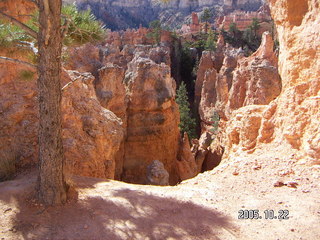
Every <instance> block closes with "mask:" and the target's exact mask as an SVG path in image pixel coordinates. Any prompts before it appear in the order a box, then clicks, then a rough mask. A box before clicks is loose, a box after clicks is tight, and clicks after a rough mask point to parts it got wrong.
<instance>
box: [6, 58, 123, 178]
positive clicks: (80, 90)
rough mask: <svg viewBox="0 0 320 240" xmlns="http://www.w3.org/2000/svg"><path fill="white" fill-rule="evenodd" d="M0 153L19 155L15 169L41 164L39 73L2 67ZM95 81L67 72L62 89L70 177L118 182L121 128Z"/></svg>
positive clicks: (8, 65)
mask: <svg viewBox="0 0 320 240" xmlns="http://www.w3.org/2000/svg"><path fill="white" fill-rule="evenodd" d="M0 66H1V68H0V87H1V93H0V99H1V100H0V114H1V121H0V124H1V127H0V135H1V144H0V151H1V152H6V151H15V153H16V156H17V166H20V167H24V166H30V165H34V164H35V163H37V161H38V137H37V131H38V103H37V85H36V78H37V74H36V70H35V69H34V68H32V67H28V66H26V65H24V64H18V63H10V62H7V61H3V60H1V62H0ZM93 80H94V77H93V76H92V75H91V74H89V73H86V74H80V73H79V72H74V71H69V72H64V74H63V78H62V85H64V86H66V87H65V88H64V90H63V98H62V119H63V121H62V124H63V131H62V132H63V146H64V151H65V157H66V169H67V173H69V174H76V175H83V176H93V177H101V178H114V173H115V165H116V163H115V160H116V153H117V152H118V150H119V147H120V143H121V141H122V139H123V136H124V129H123V127H122V122H121V120H120V119H119V118H117V117H116V115H115V114H114V113H112V112H111V111H109V110H107V109H105V108H102V107H101V105H100V103H99V101H98V99H97V98H96V94H95V90H94V85H93Z"/></svg>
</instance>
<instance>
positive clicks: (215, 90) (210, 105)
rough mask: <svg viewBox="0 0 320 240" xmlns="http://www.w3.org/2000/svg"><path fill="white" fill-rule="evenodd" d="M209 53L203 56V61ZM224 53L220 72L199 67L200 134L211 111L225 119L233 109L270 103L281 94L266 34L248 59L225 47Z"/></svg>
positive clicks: (273, 58) (210, 121) (269, 38)
mask: <svg viewBox="0 0 320 240" xmlns="http://www.w3.org/2000/svg"><path fill="white" fill-rule="evenodd" d="M208 54H209V53H205V54H204V58H207V55H208ZM224 54H225V55H224V60H223V65H222V67H221V69H220V71H219V72H217V70H216V69H215V68H214V67H211V68H206V67H204V68H200V67H202V66H201V64H200V67H199V75H198V78H197V82H196V86H197V85H199V86H201V95H200V99H201V100H200V104H199V115H200V119H201V121H202V131H206V130H208V129H209V128H210V125H212V116H213V114H214V112H217V113H218V114H219V116H220V118H222V119H224V120H227V119H229V118H230V116H231V114H232V112H233V111H234V110H236V109H239V108H241V107H243V106H248V105H266V104H269V103H270V102H271V101H272V100H274V99H275V98H276V97H277V96H278V95H279V94H280V92H281V87H282V86H281V79H280V76H279V74H278V70H277V58H276V56H275V54H274V52H273V39H272V37H271V35H270V34H269V33H264V34H263V39H262V43H261V46H260V48H259V49H258V50H257V51H256V52H255V53H254V54H253V55H251V56H250V57H247V58H245V57H243V56H242V54H241V52H239V51H238V52H237V51H236V52H235V51H234V50H230V49H229V50H228V47H226V49H225V50H224ZM211 59H212V57H211ZM214 59H215V58H214ZM212 65H215V64H214V61H211V66H212ZM208 66H209V65H208ZM203 72H204V74H203ZM199 88H200V87H198V89H199ZM196 94H197V92H196ZM196 96H197V95H196ZM198 97H199V96H198Z"/></svg>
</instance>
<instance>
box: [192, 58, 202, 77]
mask: <svg viewBox="0 0 320 240" xmlns="http://www.w3.org/2000/svg"><path fill="white" fill-rule="evenodd" d="M199 64H200V60H199V57H197V58H196V62H195V64H194V66H193V69H192V75H193V76H195V78H196V77H197V73H198V69H199Z"/></svg>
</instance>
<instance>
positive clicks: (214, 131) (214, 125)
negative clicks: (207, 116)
mask: <svg viewBox="0 0 320 240" xmlns="http://www.w3.org/2000/svg"><path fill="white" fill-rule="evenodd" d="M211 122H212V125H211V126H212V128H211V129H210V130H209V131H210V132H211V133H212V134H213V135H216V134H217V133H218V129H219V122H220V116H219V114H218V113H217V112H216V111H214V112H213V114H212V117H211Z"/></svg>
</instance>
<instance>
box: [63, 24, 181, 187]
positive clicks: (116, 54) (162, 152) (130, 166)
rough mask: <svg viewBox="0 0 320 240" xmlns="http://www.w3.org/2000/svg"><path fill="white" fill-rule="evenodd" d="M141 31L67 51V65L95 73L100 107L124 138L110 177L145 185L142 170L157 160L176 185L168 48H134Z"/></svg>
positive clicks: (174, 121) (174, 110)
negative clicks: (119, 123) (117, 120)
mask: <svg viewBox="0 0 320 240" xmlns="http://www.w3.org/2000/svg"><path fill="white" fill-rule="evenodd" d="M143 31H144V29H143V28H140V29H138V30H137V31H131V30H129V31H126V32H123V33H118V32H114V33H112V34H111V35H110V36H109V37H108V39H107V40H106V44H105V45H103V46H93V45H85V46H82V47H76V48H73V49H71V50H70V56H71V57H70V61H69V63H68V64H67V66H68V68H70V69H77V70H79V71H90V72H92V73H93V74H95V73H96V74H95V75H96V80H95V90H96V94H97V97H98V99H99V101H100V103H101V105H102V106H103V107H105V108H107V109H109V110H111V111H112V112H114V113H115V114H116V115H117V116H118V117H119V118H121V120H122V122H123V127H124V129H125V138H124V140H123V142H122V143H121V146H120V150H119V151H118V153H117V155H116V172H115V178H116V179H121V180H124V181H127V182H134V183H143V184H144V183H147V182H148V181H147V177H146V171H147V167H148V166H149V165H150V164H152V163H153V162H154V161H160V162H161V163H162V164H163V165H164V169H165V170H166V171H168V173H169V182H170V184H176V183H177V182H178V181H179V178H178V174H177V171H176V165H175V164H176V159H177V154H178V149H179V128H178V124H179V110H178V106H177V104H176V102H175V100H174V99H175V91H176V86H175V81H174V79H173V78H172V77H171V69H170V65H171V57H170V48H169V47H152V46H151V45H140V44H138V45H136V44H135V43H137V42H139V41H140V40H141V36H143V35H141V32H143ZM128 36H132V38H129V37H128ZM163 39H164V40H166V38H163ZM87 52H90V53H91V54H89V55H88V54H86V53H87ZM84 56H86V57H84ZM92 63H95V64H92ZM94 66H95V67H94ZM101 66H102V67H101ZM96 67H97V68H98V69H97V68H96Z"/></svg>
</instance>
